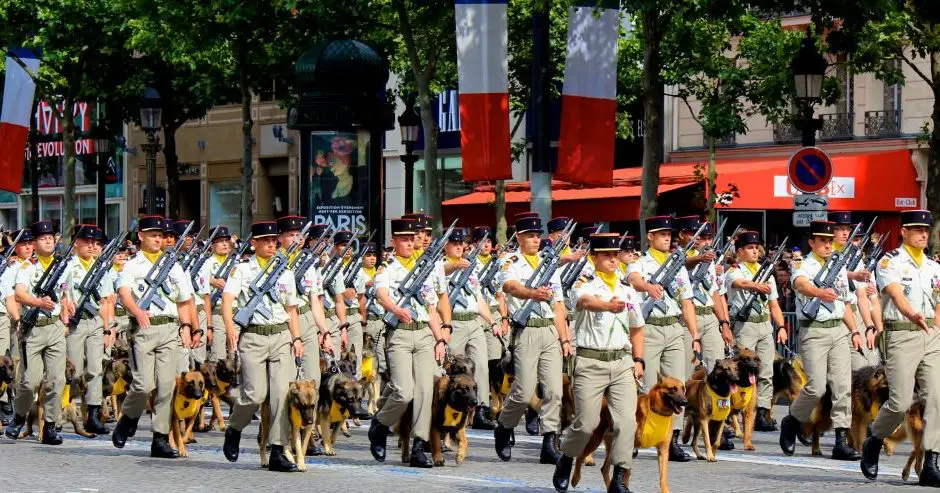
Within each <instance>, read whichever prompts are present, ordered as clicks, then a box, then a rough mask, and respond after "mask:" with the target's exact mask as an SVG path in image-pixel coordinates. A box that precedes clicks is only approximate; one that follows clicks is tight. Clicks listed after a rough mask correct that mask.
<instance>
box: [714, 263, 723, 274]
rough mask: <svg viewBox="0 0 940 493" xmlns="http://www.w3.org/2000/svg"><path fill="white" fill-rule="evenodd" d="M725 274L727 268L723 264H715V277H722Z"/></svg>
mask: <svg viewBox="0 0 940 493" xmlns="http://www.w3.org/2000/svg"><path fill="white" fill-rule="evenodd" d="M724 273H725V268H724V267H722V265H721V264H715V275H718V276H720V275H722V274H724Z"/></svg>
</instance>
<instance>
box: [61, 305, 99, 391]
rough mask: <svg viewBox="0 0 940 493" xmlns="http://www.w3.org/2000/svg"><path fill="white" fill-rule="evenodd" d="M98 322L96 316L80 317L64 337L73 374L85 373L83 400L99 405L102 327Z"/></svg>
mask: <svg viewBox="0 0 940 493" xmlns="http://www.w3.org/2000/svg"><path fill="white" fill-rule="evenodd" d="M100 324H101V320H100V319H99V318H97V317H93V318H85V319H82V320H81V321H79V322H78V326H77V327H75V330H72V331H70V332H69V335H68V336H67V337H66V338H65V342H66V347H67V352H68V356H69V359H70V360H72V363H73V364H74V365H75V376H76V377H78V376H80V375H85V384H86V385H87V386H88V388H87V390H86V391H85V401H86V402H87V404H88V405H89V406H100V405H101V399H102V389H101V385H102V383H101V377H102V359H103V358H104V328H103V327H102V326H101V325H100ZM76 397H78V396H76Z"/></svg>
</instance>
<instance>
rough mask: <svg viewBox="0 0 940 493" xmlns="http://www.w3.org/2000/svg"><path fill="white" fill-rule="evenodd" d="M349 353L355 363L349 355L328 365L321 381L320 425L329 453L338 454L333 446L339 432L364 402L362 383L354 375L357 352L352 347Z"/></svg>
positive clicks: (325, 447)
mask: <svg viewBox="0 0 940 493" xmlns="http://www.w3.org/2000/svg"><path fill="white" fill-rule="evenodd" d="M349 354H350V355H352V366H351V367H350V366H349V361H347V360H348V358H343V359H342V360H341V361H340V363H339V364H338V365H337V367H336V368H328V370H327V372H326V373H324V374H323V376H322V379H321V381H320V390H319V395H320V398H319V404H318V405H317V426H318V428H319V430H320V438H322V439H323V452H324V453H325V454H326V455H336V450H334V449H333V444H335V443H336V435H337V433H339V432H340V430H341V429H342V428H343V427H344V425H345V424H346V418H348V417H349V416H350V415H351V414H352V415H355V414H357V413H358V412H359V407H360V405H361V403H362V396H363V393H364V392H363V390H362V384H360V383H359V381H358V380H356V379H355V377H354V376H353V375H354V374H355V361H356V360H355V353H354V352H353V351H349Z"/></svg>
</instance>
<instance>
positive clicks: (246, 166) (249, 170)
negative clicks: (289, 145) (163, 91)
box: [238, 44, 254, 237]
mask: <svg viewBox="0 0 940 493" xmlns="http://www.w3.org/2000/svg"><path fill="white" fill-rule="evenodd" d="M238 79H239V80H238V85H239V88H240V89H241V95H242V151H243V153H242V181H241V184H242V207H241V216H242V217H241V236H243V237H244V236H245V235H247V234H248V233H249V232H250V231H251V220H252V214H251V205H252V203H253V202H254V196H253V194H252V193H251V179H252V175H253V174H254V168H253V167H252V162H251V149H252V145H251V128H252V126H253V125H254V122H252V121H251V88H250V87H249V86H248V49H247V47H246V46H244V44H240V46H239V48H238Z"/></svg>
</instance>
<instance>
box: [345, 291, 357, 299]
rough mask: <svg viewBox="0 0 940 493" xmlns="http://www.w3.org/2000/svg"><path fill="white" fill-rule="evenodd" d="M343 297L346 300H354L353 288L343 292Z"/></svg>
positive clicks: (354, 292)
mask: <svg viewBox="0 0 940 493" xmlns="http://www.w3.org/2000/svg"><path fill="white" fill-rule="evenodd" d="M343 297H344V298H346V299H347V300H354V299H356V290H355V289H353V288H346V290H345V291H343Z"/></svg>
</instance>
